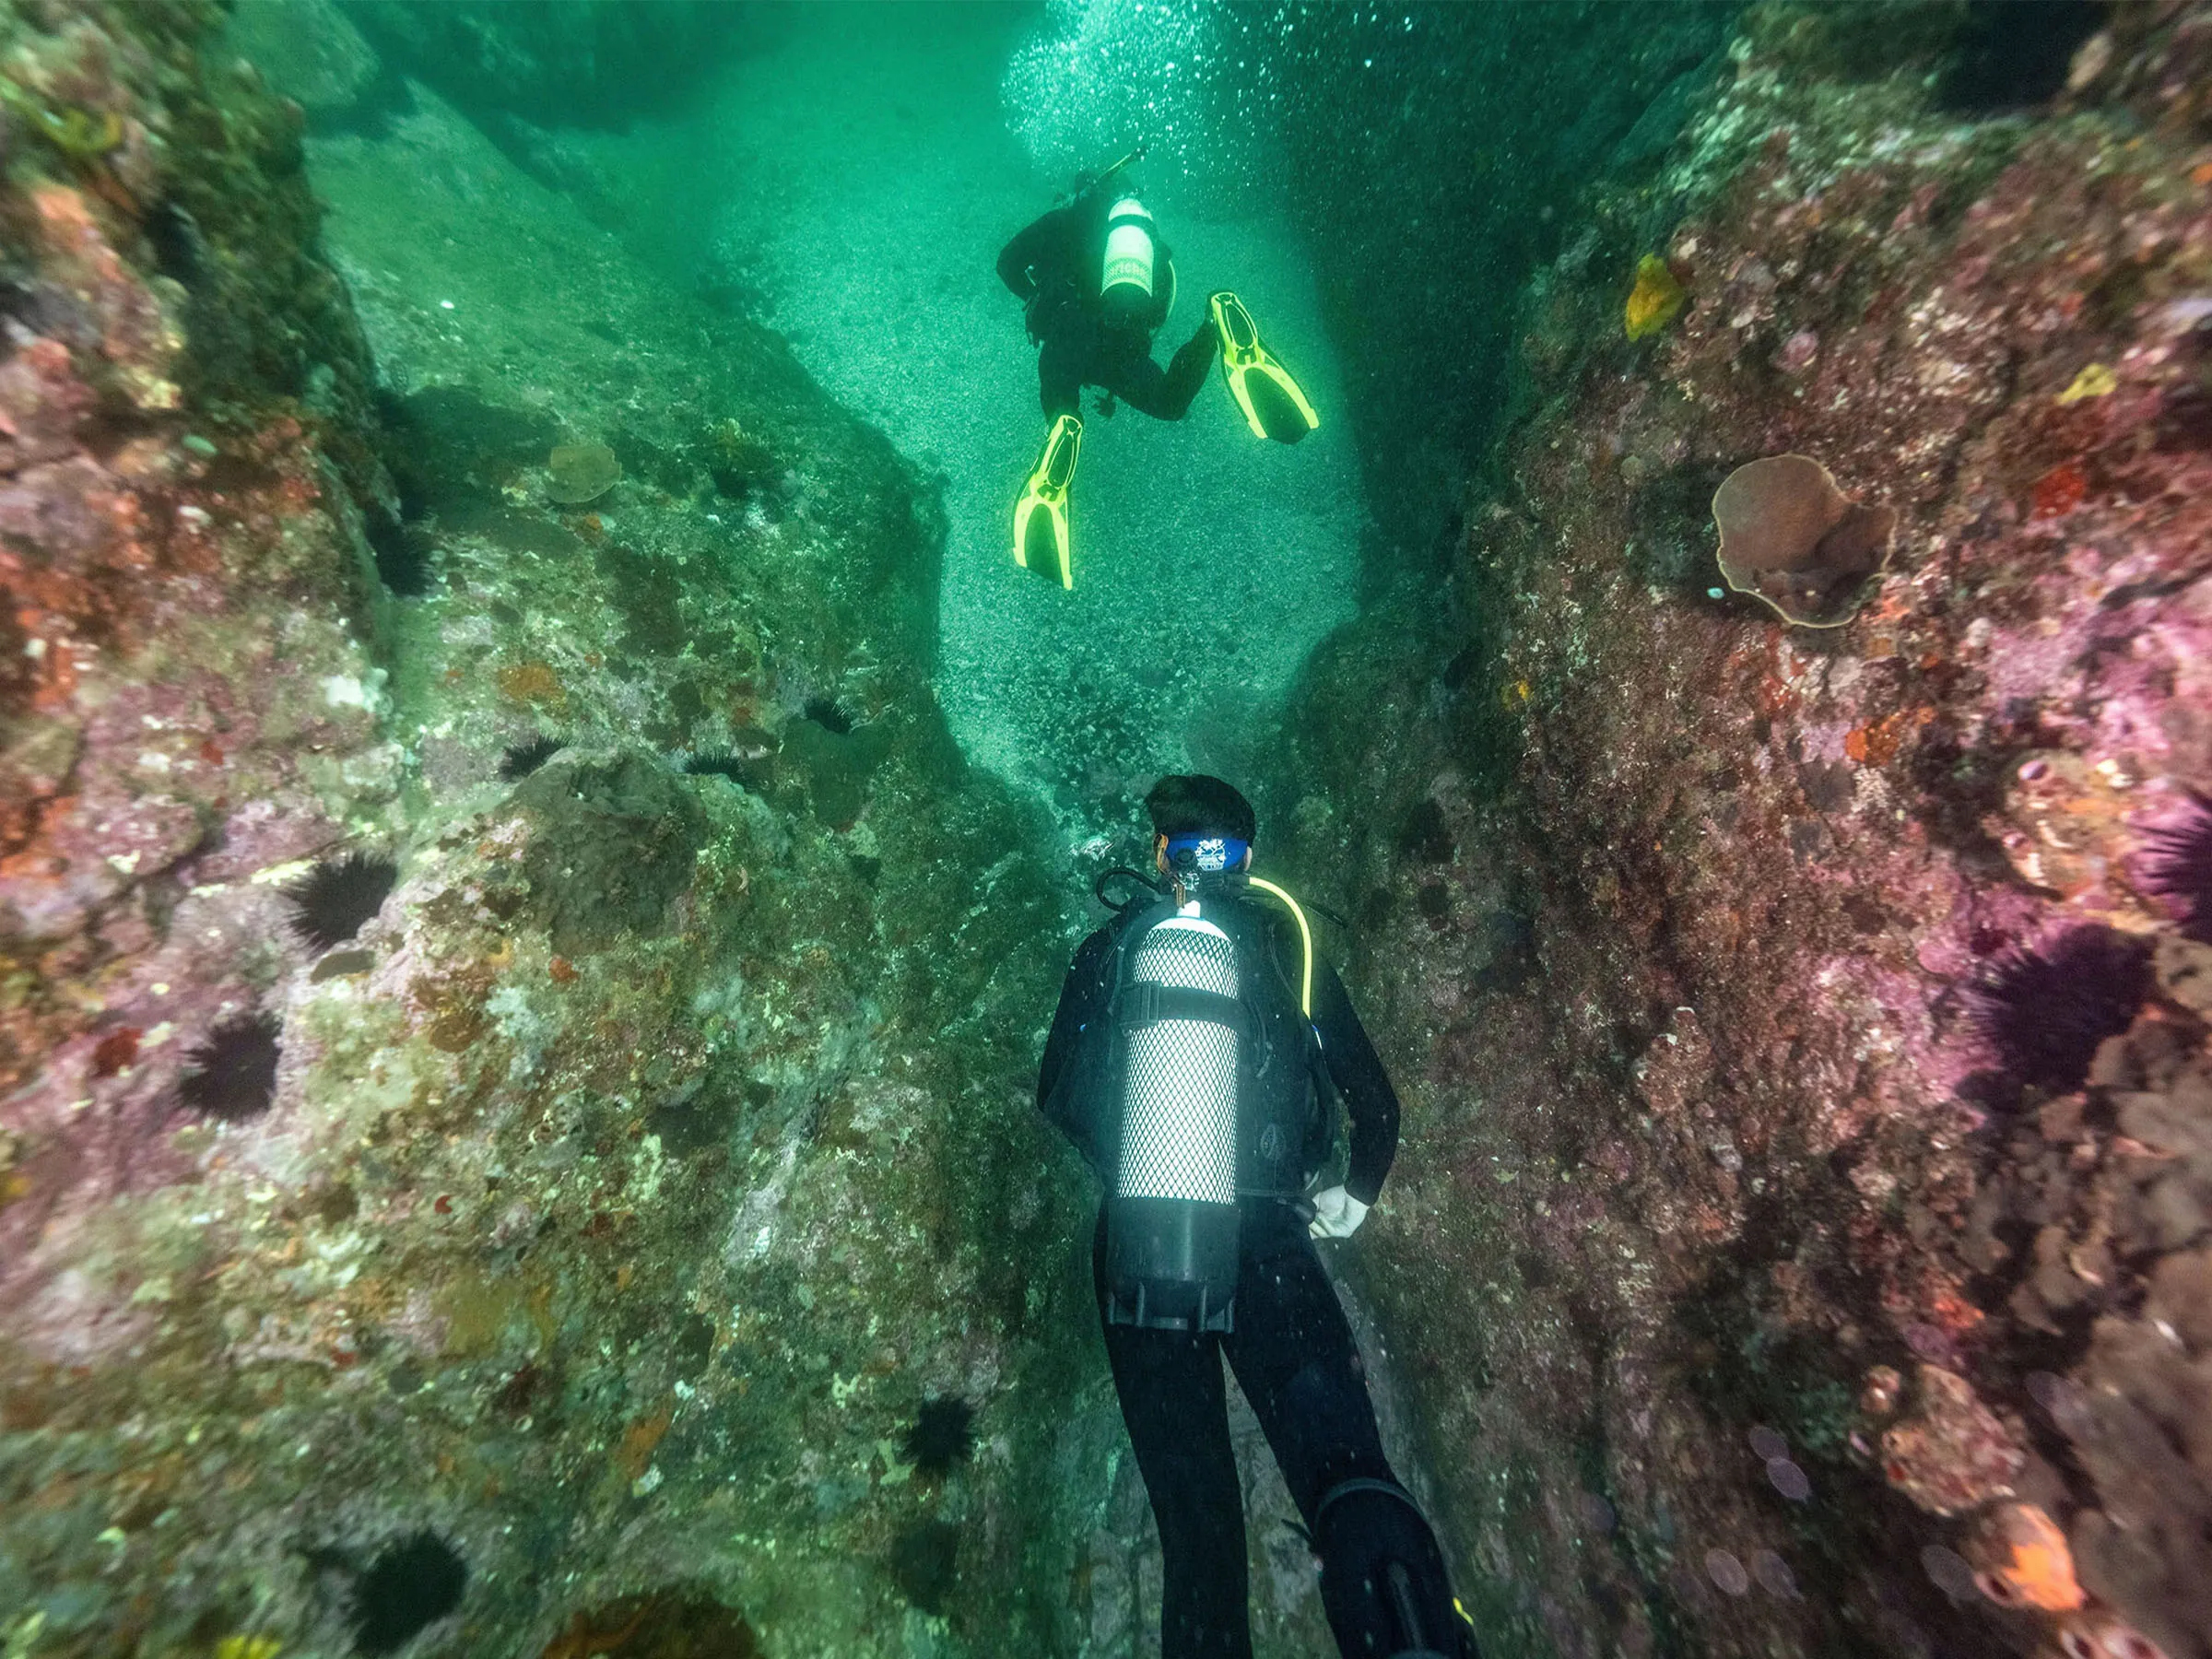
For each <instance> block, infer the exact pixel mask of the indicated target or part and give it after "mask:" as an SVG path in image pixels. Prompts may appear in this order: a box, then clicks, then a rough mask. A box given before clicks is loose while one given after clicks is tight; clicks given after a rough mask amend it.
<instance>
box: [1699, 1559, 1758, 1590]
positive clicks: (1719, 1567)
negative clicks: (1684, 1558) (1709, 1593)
mask: <svg viewBox="0 0 2212 1659" xmlns="http://www.w3.org/2000/svg"><path fill="white" fill-rule="evenodd" d="M1705 1573H1706V1576H1707V1577H1709V1578H1711V1579H1712V1582H1713V1583H1716V1584H1718V1585H1719V1586H1720V1587H1721V1588H1722V1589H1723V1590H1724V1591H1725V1592H1726V1593H1727V1594H1730V1595H1747V1594H1750V1592H1751V1575H1750V1574H1749V1573H1748V1572H1746V1571H1744V1564H1743V1562H1741V1561H1739V1560H1737V1559H1735V1556H1733V1555H1731V1554H1730V1553H1729V1552H1728V1551H1727V1550H1725V1549H1709V1550H1707V1551H1706V1552H1705Z"/></svg>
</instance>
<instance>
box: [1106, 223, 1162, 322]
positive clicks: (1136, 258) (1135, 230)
mask: <svg viewBox="0 0 2212 1659" xmlns="http://www.w3.org/2000/svg"><path fill="white" fill-rule="evenodd" d="M1158 257H1159V231H1158V230H1157V229H1155V227H1154V225H1153V223H1152V216H1151V215H1150V214H1149V213H1147V212H1146V211H1145V205H1144V204H1143V203H1142V202H1140V201H1138V200H1137V199H1136V198H1135V196H1124V197H1123V198H1122V199H1121V200H1120V201H1117V202H1115V203H1114V204H1113V206H1112V207H1111V208H1109V209H1108V210H1107V214H1106V255H1105V258H1104V260H1103V261H1102V262H1101V264H1100V272H1099V299H1100V303H1102V304H1103V305H1104V306H1105V308H1106V313H1107V315H1109V316H1111V317H1115V318H1123V319H1128V320H1132V321H1134V320H1136V319H1139V318H1142V317H1143V316H1144V315H1145V314H1146V313H1147V312H1149V311H1150V310H1151V309H1152V291H1153V277H1154V271H1153V267H1154V264H1155V262H1156V261H1157V259H1158Z"/></svg>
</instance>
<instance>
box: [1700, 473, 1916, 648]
mask: <svg viewBox="0 0 2212 1659" xmlns="http://www.w3.org/2000/svg"><path fill="white" fill-rule="evenodd" d="M1712 521H1713V523H1714V524H1717V525H1719V526H1720V532H1721V546H1720V553H1719V560H1720V567H1721V575H1722V577H1723V578H1724V579H1725V580H1726V582H1727V583H1728V585H1729V586H1730V587H1731V588H1733V589H1735V591H1736V592H1737V593H1739V594H1750V595H1751V596H1752V597H1753V598H1755V599H1757V600H1758V601H1759V603H1760V604H1762V605H1764V606H1767V607H1768V608H1769V609H1771V610H1772V611H1773V612H1774V614H1775V615H1776V616H1778V617H1780V618H1782V619H1783V621H1785V622H1788V623H1792V624H1794V626H1796V627H1799V628H1841V626H1842V625H1843V624H1844V623H1846V622H1848V621H1850V620H1851V619H1852V618H1853V617H1855V616H1856V615H1858V612H1859V606H1861V605H1862V604H1863V603H1864V602H1865V594H1866V591H1867V587H1868V583H1869V580H1870V579H1871V578H1873V577H1875V576H1878V575H1879V574H1881V572H1882V571H1883V570H1884V569H1885V568H1886V567H1887V566H1888V562H1889V544H1890V541H1891V539H1892V537H1893V536H1894V535H1895V534H1896V530H1897V512H1896V511H1895V509H1893V508H1889V507H1863V506H1860V505H1859V504H1858V503H1857V502H1855V501H1853V500H1851V499H1850V498H1849V497H1847V496H1846V495H1844V493H1843V492H1842V491H1841V489H1838V488H1836V481H1835V479H1833V478H1832V477H1830V476H1829V472H1828V468H1827V467H1825V466H1823V465H1820V463H1819V462H1818V461H1816V460H1814V459H1813V458H1812V457H1811V456H1810V455H1769V456H1767V457H1765V458H1764V459H1762V460H1759V461H1748V462H1746V463H1745V464H1744V465H1741V466H1739V467H1737V468H1736V469H1735V471H1734V472H1732V473H1730V474H1729V475H1728V477H1726V478H1725V479H1724V481H1723V482H1722V484H1721V487H1720V488H1719V489H1717V490H1715V491H1714V492H1713V497H1712Z"/></svg>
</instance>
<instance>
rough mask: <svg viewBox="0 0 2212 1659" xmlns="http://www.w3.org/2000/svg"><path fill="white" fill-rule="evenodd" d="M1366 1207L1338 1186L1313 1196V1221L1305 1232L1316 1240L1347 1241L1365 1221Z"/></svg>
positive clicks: (1308, 1224)
mask: <svg viewBox="0 0 2212 1659" xmlns="http://www.w3.org/2000/svg"><path fill="white" fill-rule="evenodd" d="M1367 1207H1368V1206H1366V1205H1364V1204H1362V1203H1360V1202H1359V1199H1357V1198H1355V1197H1353V1196H1352V1195H1351V1194H1349V1193H1347V1192H1346V1191H1345V1190H1344V1189H1343V1188H1342V1187H1340V1186H1333V1187H1329V1188H1327V1189H1325V1190H1324V1191H1322V1192H1318V1193H1316V1194H1313V1219H1312V1221H1310V1222H1308V1223H1307V1224H1306V1230H1307V1231H1308V1232H1309V1233H1311V1234H1312V1235H1313V1237H1315V1238H1317V1239H1348V1238H1350V1237H1351V1236H1352V1235H1353V1234H1354V1233H1356V1232H1358V1231H1359V1223H1360V1222H1362V1221H1364V1220H1366V1219H1367Z"/></svg>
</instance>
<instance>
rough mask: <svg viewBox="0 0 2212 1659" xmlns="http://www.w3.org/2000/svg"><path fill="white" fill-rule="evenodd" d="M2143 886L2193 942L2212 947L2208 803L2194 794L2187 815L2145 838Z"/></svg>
mask: <svg viewBox="0 0 2212 1659" xmlns="http://www.w3.org/2000/svg"><path fill="white" fill-rule="evenodd" d="M2139 867H2140V874H2141V877H2142V881H2143V885H2144V886H2145V887H2146V888H2148V889H2149V890H2150V891H2151V892H2152V893H2153V894H2155V895H2156V896H2157V897H2159V899H2162V900H2165V901H2166V903H2167V905H2168V906H2169V907H2170V908H2171V910H2172V912H2174V916H2175V919H2176V920H2177V921H2178V922H2179V923H2180V924H2181V929H2182V932H2183V934H2185V935H2188V936H2189V937H2190V938H2192V939H2196V940H2200V941H2202V942H2203V943H2205V944H2207V945H2212V798H2207V797H2206V796H2204V795H2201V794H2196V793H2194V791H2192V792H2191V794H2190V796H2189V810H2188V812H2187V813H2186V815H2185V816H2183V818H2180V819H2179V820H2177V821H2176V822H2174V823H2171V824H2169V825H2167V826H2166V827H2165V828H2163V829H2160V830H2151V831H2150V832H2149V833H2148V834H2147V835H2146V836H2145V837H2144V851H2143V856H2142V860H2141V863H2140V866H2139Z"/></svg>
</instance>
